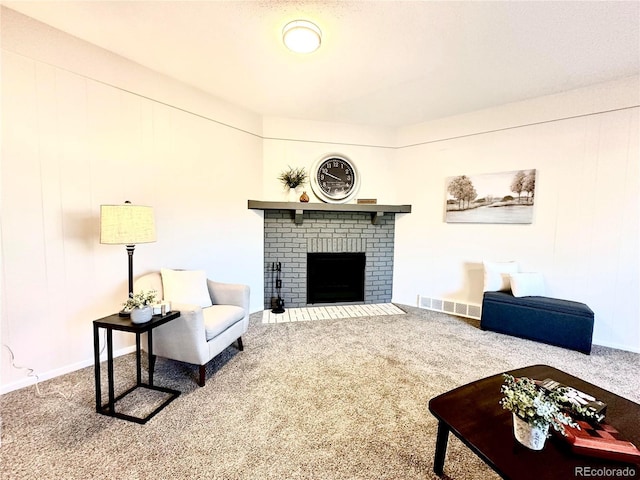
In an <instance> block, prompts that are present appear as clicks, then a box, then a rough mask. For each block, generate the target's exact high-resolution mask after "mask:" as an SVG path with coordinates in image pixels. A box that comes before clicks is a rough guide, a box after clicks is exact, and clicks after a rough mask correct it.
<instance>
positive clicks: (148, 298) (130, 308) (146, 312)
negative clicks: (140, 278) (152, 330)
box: [122, 290, 158, 323]
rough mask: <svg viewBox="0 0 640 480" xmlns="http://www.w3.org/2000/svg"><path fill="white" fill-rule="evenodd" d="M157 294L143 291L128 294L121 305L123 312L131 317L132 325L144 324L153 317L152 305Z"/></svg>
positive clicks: (152, 291) (151, 291)
mask: <svg viewBox="0 0 640 480" xmlns="http://www.w3.org/2000/svg"><path fill="white" fill-rule="evenodd" d="M157 297H158V292H156V291H155V290H149V291H148V292H145V291H144V290H142V291H140V292H138V293H136V294H130V296H129V298H128V299H127V301H126V302H124V303H123V304H122V306H123V307H124V310H125V311H127V312H129V313H130V315H131V321H132V322H133V323H145V322H148V321H149V320H151V317H153V305H154V304H155V303H156V299H157Z"/></svg>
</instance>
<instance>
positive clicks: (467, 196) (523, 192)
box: [445, 169, 536, 223]
mask: <svg viewBox="0 0 640 480" xmlns="http://www.w3.org/2000/svg"><path fill="white" fill-rule="evenodd" d="M535 188H536V171H535V169H534V170H514V171H511V172H500V173H489V174H483V175H473V176H471V175H459V176H457V177H448V178H447V183H446V202H445V205H446V208H445V221H446V222H447V223H532V222H533V206H534V202H535Z"/></svg>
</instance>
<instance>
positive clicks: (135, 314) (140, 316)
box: [131, 305, 153, 323]
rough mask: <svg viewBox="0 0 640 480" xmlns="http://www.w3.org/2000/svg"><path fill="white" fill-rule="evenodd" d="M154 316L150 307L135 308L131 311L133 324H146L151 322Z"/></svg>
mask: <svg viewBox="0 0 640 480" xmlns="http://www.w3.org/2000/svg"><path fill="white" fill-rule="evenodd" d="M152 316H153V308H151V306H150V305H147V306H146V307H142V308H134V309H133V310H131V321H132V322H133V323H145V322H148V321H149V320H151V317H152Z"/></svg>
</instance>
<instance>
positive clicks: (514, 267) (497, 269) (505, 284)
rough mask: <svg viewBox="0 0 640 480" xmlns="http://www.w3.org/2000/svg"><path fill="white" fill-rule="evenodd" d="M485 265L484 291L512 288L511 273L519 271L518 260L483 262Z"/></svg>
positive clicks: (500, 290)
mask: <svg viewBox="0 0 640 480" xmlns="http://www.w3.org/2000/svg"><path fill="white" fill-rule="evenodd" d="M482 264H483V265H484V291H485V292H502V291H508V290H509V289H510V288H511V281H510V280H509V275H510V274H511V273H518V263H517V262H487V261H484V262H482Z"/></svg>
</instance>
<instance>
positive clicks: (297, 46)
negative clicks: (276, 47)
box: [282, 20, 322, 53]
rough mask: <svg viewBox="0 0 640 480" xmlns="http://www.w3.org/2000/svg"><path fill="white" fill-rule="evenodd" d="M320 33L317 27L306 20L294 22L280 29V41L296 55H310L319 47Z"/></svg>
mask: <svg viewBox="0 0 640 480" xmlns="http://www.w3.org/2000/svg"><path fill="white" fill-rule="evenodd" d="M321 40H322V32H321V31H320V29H319V28H318V26H317V25H316V24H314V23H311V22H309V21H307V20H295V21H293V22H289V23H287V24H286V25H285V26H284V28H283V29H282V41H283V42H284V44H285V45H286V46H287V48H288V49H289V50H291V51H292V52H296V53H311V52H314V51H316V50H317V49H318V47H320V41H321Z"/></svg>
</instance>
